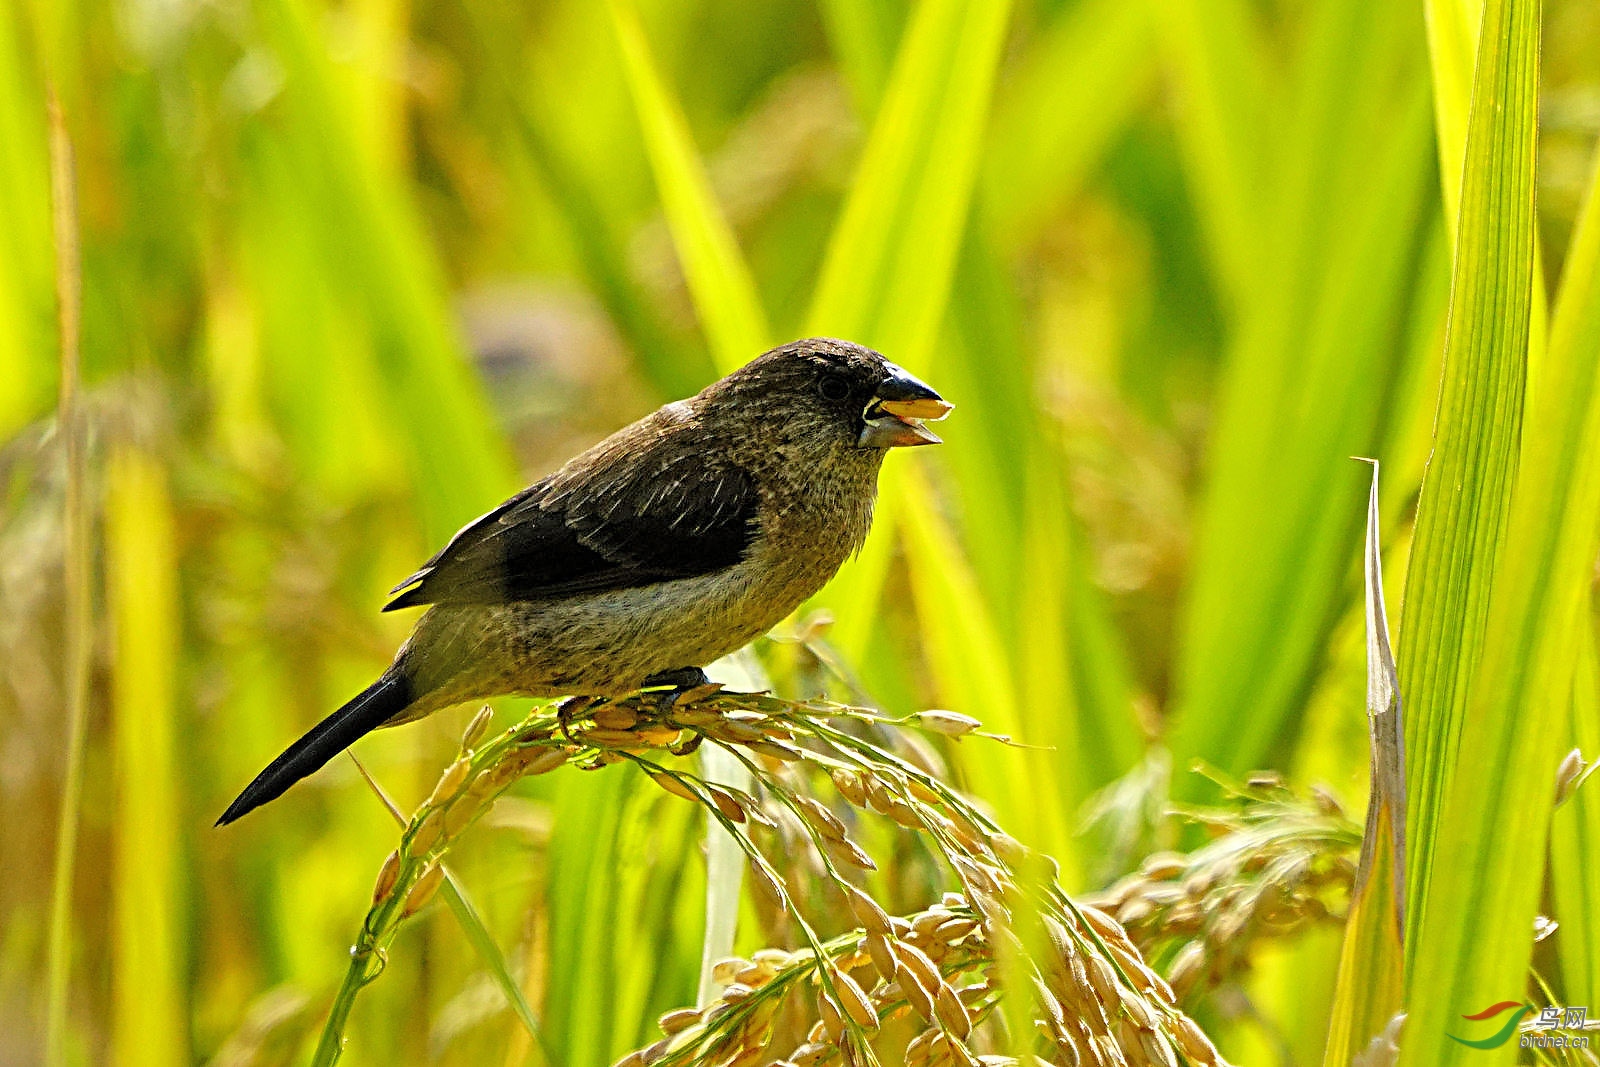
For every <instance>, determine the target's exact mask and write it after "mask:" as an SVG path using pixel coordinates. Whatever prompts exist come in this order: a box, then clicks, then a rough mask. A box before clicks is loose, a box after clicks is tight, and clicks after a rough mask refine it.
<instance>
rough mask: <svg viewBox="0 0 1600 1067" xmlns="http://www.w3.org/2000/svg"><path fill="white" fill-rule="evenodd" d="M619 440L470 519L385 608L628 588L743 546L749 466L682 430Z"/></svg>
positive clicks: (752, 518) (710, 562)
mask: <svg viewBox="0 0 1600 1067" xmlns="http://www.w3.org/2000/svg"><path fill="white" fill-rule="evenodd" d="M611 444H612V442H609V441H608V442H605V443H603V444H602V445H600V446H599V447H597V448H596V449H595V450H594V451H593V452H591V453H588V454H586V455H585V456H583V457H580V459H579V460H578V461H575V462H574V463H573V464H570V465H569V466H568V467H566V468H563V469H562V470H561V471H558V472H557V473H556V474H554V475H552V476H551V477H549V478H546V479H545V480H544V481H542V482H539V483H537V484H535V485H533V486H531V487H529V488H528V489H524V490H523V491H522V492H520V493H518V494H517V495H516V496H514V497H512V498H511V499H510V500H507V501H506V502H505V503H504V504H501V505H500V506H499V507H497V508H495V509H494V510H493V511H491V512H489V513H488V514H487V515H484V516H483V517H482V518H480V519H477V520H476V521H474V522H472V523H471V524H470V525H468V526H466V527H465V528H463V529H462V530H461V532H460V533H458V534H456V535H455V537H453V538H451V540H450V543H449V544H447V545H446V546H445V547H444V548H443V549H442V550H441V551H440V552H439V554H438V555H436V556H434V557H433V558H432V559H430V560H429V561H428V562H427V563H426V564H424V565H423V567H422V569H421V570H419V571H417V573H415V574H413V575H412V576H411V577H409V578H407V579H406V580H405V581H403V582H401V583H400V584H399V585H397V586H396V587H395V591H396V592H399V595H398V596H396V597H395V598H394V599H393V600H391V601H390V602H389V603H388V604H387V605H385V606H384V610H385V611H392V610H394V609H396V608H405V607H412V606H413V605H417V604H451V603H455V604H461V603H475V604H493V603H504V602H510V601H522V600H542V599H546V598H549V597H559V596H567V595H570V594H573V593H583V592H596V591H601V590H609V589H626V588H630V587H634V586H641V585H649V584H651V583H654V582H659V581H667V580H671V579H675V578H689V577H694V576H696V575H700V574H708V573H710V572H712V571H717V570H721V569H723V568H725V567H731V566H732V565H733V564H735V563H737V562H739V560H740V559H742V558H743V557H744V553H745V550H746V549H747V548H748V547H749V545H750V543H751V541H752V540H754V538H755V536H756V511H757V505H758V503H759V496H758V491H757V488H756V484H755V480H754V478H753V477H752V476H751V475H750V473H749V472H748V471H746V470H745V469H743V468H742V467H739V466H736V465H733V464H731V463H728V462H720V461H718V460H717V459H716V458H714V457H715V452H716V450H715V449H709V450H708V449H696V448H685V447H683V442H682V441H681V439H680V440H677V441H673V440H672V438H670V437H669V438H666V439H657V440H655V441H652V442H650V445H648V446H646V447H645V448H643V449H639V450H637V451H635V450H633V449H631V448H629V447H625V446H630V445H636V444H638V438H637V437H635V438H633V439H632V440H630V441H618V442H617V443H616V446H615V447H609V448H608V447H607V446H608V445H611ZM401 590H404V592H400V591H401Z"/></svg>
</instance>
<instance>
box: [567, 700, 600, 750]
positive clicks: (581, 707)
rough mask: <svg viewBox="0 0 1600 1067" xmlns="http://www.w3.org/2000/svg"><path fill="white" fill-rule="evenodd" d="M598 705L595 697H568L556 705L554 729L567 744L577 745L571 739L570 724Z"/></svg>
mask: <svg viewBox="0 0 1600 1067" xmlns="http://www.w3.org/2000/svg"><path fill="white" fill-rule="evenodd" d="M598 703H600V701H599V700H598V699H596V698H595V697H568V698H567V699H565V700H563V701H562V702H561V703H560V704H557V705H556V729H557V730H558V731H560V733H561V736H562V737H563V738H565V739H566V742H567V744H569V745H572V744H577V742H576V741H574V740H573V739H572V724H573V723H574V722H576V721H577V719H578V716H579V715H581V714H583V713H584V712H585V711H588V710H589V709H590V708H592V707H594V706H595V705H596V704H598Z"/></svg>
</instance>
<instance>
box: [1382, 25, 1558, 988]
mask: <svg viewBox="0 0 1600 1067" xmlns="http://www.w3.org/2000/svg"><path fill="white" fill-rule="evenodd" d="M1484 20H1485V21H1484V26H1485V27H1486V32H1485V33H1484V35H1483V40H1484V47H1483V48H1482V49H1480V51H1479V56H1478V67H1477V75H1476V80H1475V83H1474V97H1473V99H1474V105H1473V111H1472V116H1471V120H1470V123H1469V132H1468V139H1467V171H1466V183H1465V185H1464V187H1463V193H1462V206H1461V224H1460V227H1459V234H1460V236H1459V241H1458V248H1457V255H1456V262H1455V268H1454V273H1453V281H1452V286H1451V307H1450V322H1449V328H1448V331H1447V334H1446V338H1445V355H1444V376H1443V381H1442V383H1441V386H1440V394H1439V408H1438V415H1437V417H1436V420H1435V432H1434V451H1433V455H1432V458H1431V460H1430V462H1429V464H1428V468H1427V471H1426V473H1425V475H1424V477H1423V483H1422V495H1421V499H1420V501H1419V503H1418V506H1417V525H1416V535H1415V541H1414V544H1413V547H1412V554H1411V563H1410V569H1409V571H1408V573H1407V576H1406V588H1405V603H1404V606H1403V609H1402V617H1401V624H1400V646H1399V657H1398V659H1399V668H1400V683H1401V694H1402V698H1401V704H1402V707H1403V708H1404V711H1405V720H1406V722H1405V732H1406V744H1407V757H1408V758H1407V762H1408V765H1409V766H1410V767H1411V768H1412V771H1413V773H1412V774H1411V776H1410V782H1409V785H1410V787H1411V793H1410V817H1409V819H1408V825H1409V827H1410V829H1411V832H1412V835H1413V837H1412V841H1413V849H1412V852H1411V855H1410V859H1409V861H1408V862H1409V870H1408V872H1407V879H1406V881H1407V887H1408V904H1407V909H1406V910H1407V913H1408V914H1410V915H1411V916H1413V923H1412V926H1411V929H1410V931H1409V932H1408V940H1407V959H1408V964H1409V967H1410V969H1409V970H1408V974H1409V980H1410V981H1411V983H1412V988H1417V985H1416V983H1417V982H1419V981H1420V980H1421V976H1420V975H1419V974H1418V973H1417V972H1416V971H1415V968H1416V966H1417V962H1418V947H1417V946H1418V943H1419V942H1418V941H1417V938H1418V937H1419V936H1420V932H1421V931H1422V930H1423V929H1425V928H1426V927H1427V921H1426V920H1427V917H1426V915H1425V914H1424V912H1425V911H1426V909H1425V908H1424V906H1423V900H1424V898H1425V896H1426V894H1427V893H1428V884H1429V881H1430V879H1431V874H1432V868H1433V865H1434V862H1435V858H1436V856H1437V855H1438V854H1439V853H1438V850H1439V847H1440V840H1441V837H1440V835H1441V818H1442V810H1443V807H1444V803H1445V797H1446V796H1447V795H1448V793H1449V790H1450V786H1451V782H1452V779H1453V777H1454V772H1455V768H1456V767H1457V766H1459V765H1460V761H1461V758H1462V753H1461V749H1460V744H1461V741H1460V738H1461V729H1462V722H1463V719H1464V717H1465V713H1466V706H1467V700H1468V695H1469V694H1468V687H1469V681H1470V679H1471V677H1472V675H1473V673H1474V672H1475V671H1476V670H1477V669H1478V666H1479V660H1480V659H1481V656H1482V650H1483V647H1484V635H1485V631H1486V629H1487V628H1488V626H1489V619H1490V617H1491V612H1490V610H1489V607H1490V595H1491V590H1492V589H1493V583H1494V575H1495V567H1496V563H1497V561H1498V560H1499V559H1500V557H1501V548H1502V546H1503V544H1504V542H1505V537H1506V528H1507V522H1508V517H1509V513H1510V503H1511V485H1512V481H1513V479H1514V477H1515V475H1516V469H1517V447H1518V441H1519V438H1520V435H1521V432H1522V403H1523V385H1524V380H1525V373H1526V361H1527V354H1528V319H1529V315H1530V311H1531V304H1532V275H1533V159H1534V156H1533V153H1534V140H1533V138H1534V131H1535V108H1536V98H1535V91H1536V84H1537V81H1536V77H1535V73H1534V72H1535V70H1536V68H1537V41H1538V37H1537V26H1538V22H1537V14H1536V4H1529V3H1528V2H1527V0H1495V2H1492V3H1490V4H1488V5H1486V7H1485V9H1484ZM1503 610H1504V609H1503V608H1502V607H1500V606H1498V605H1497V607H1496V611H1495V613H1494V614H1495V615H1499V614H1500V612H1501V611H1503ZM1480 754H1481V753H1474V759H1473V762H1472V764H1471V765H1472V766H1473V768H1474V770H1473V775H1472V777H1473V778H1474V779H1476V778H1477V776H1478V773H1479V772H1480V770H1481V767H1480V766H1479V765H1478V764H1477V762H1476V758H1477V756H1478V755H1480ZM1530 921H1531V918H1530ZM1464 1010H1470V1009H1464Z"/></svg>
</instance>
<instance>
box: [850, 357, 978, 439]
mask: <svg viewBox="0 0 1600 1067" xmlns="http://www.w3.org/2000/svg"><path fill="white" fill-rule="evenodd" d="M954 408H955V405H954V404H949V403H946V402H945V399H944V398H943V397H941V396H940V395H939V394H938V393H936V392H934V391H933V390H932V389H931V388H929V387H928V386H927V385H926V384H925V383H923V382H920V381H918V380H917V379H916V378H913V377H912V376H911V375H910V374H907V373H906V372H905V371H904V370H902V369H901V368H899V367H897V366H895V365H894V364H893V363H891V364H889V377H887V378H885V379H884V380H883V382H882V383H881V384H880V385H879V386H878V390H877V393H876V394H875V395H874V396H873V398H872V403H870V404H868V405H867V410H866V411H865V412H863V415H862V417H863V418H865V419H866V422H867V424H866V426H865V427H864V428H863V429H862V431H861V436H860V438H859V439H858V440H857V442H856V443H857V444H859V445H860V446H861V447H862V448H903V447H907V446H910V445H936V444H939V437H938V435H936V434H935V433H934V432H933V431H932V430H929V429H928V428H927V427H926V426H924V425H923V424H922V423H923V420H924V419H931V420H934V421H938V420H939V419H942V418H944V417H945V416H946V415H948V414H950V412H951V411H952V410H953V409H954Z"/></svg>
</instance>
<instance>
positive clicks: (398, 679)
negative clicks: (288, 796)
mask: <svg viewBox="0 0 1600 1067" xmlns="http://www.w3.org/2000/svg"><path fill="white" fill-rule="evenodd" d="M412 698H413V693H412V686H411V683H410V681H408V680H407V679H406V677H405V675H403V674H401V673H400V672H399V671H398V670H396V669H395V668H392V667H391V668H390V669H389V670H387V671H385V672H384V674H383V676H382V677H381V678H379V679H378V680H377V681H376V682H373V683H372V684H371V685H369V686H367V688H365V689H363V690H362V691H361V692H360V693H358V694H356V695H355V696H354V697H352V698H351V699H350V701H349V702H348V703H347V704H345V706H344V707H342V708H340V709H339V710H338V711H336V712H334V713H333V714H332V715H329V716H328V717H327V718H326V719H323V720H322V721H321V722H319V723H317V725H315V726H313V727H312V728H311V729H310V730H309V731H307V733H306V735H305V736H304V737H302V738H300V740H298V741H296V742H295V743H294V744H292V745H290V746H289V747H288V748H287V749H285V750H284V752H283V754H282V755H280V756H279V757H278V758H277V759H275V760H273V761H272V762H271V763H270V764H268V766H267V769H266V770H264V771H262V772H261V773H260V774H258V775H256V778H255V781H253V782H251V783H250V784H249V785H247V786H245V789H244V792H242V793H240V794H239V795H238V797H236V798H235V799H234V801H233V803H232V804H229V805H228V810H227V811H225V812H223V813H222V818H220V819H218V820H217V825H218V826H226V825H227V824H228V823H230V822H233V821H234V820H235V819H237V818H238V817H239V816H241V815H243V814H245V813H246V812H248V811H253V810H254V809H256V808H259V807H260V806H261V805H263V804H265V803H266V802H267V801H269V800H276V799H277V798H278V797H280V796H282V795H283V791H284V790H286V789H288V788H289V787H290V786H291V785H294V784H295V783H296V782H298V781H299V780H300V779H302V778H304V777H305V776H306V775H308V774H311V773H312V772H313V771H315V770H317V769H318V768H319V767H321V766H322V765H323V764H324V763H327V762H328V761H329V760H331V759H332V758H333V757H335V756H337V755H338V754H339V753H341V752H343V751H344V750H345V749H347V748H349V747H350V746H351V745H352V744H353V743H354V742H355V741H356V739H357V738H359V737H362V736H363V735H365V734H368V733H371V732H372V731H373V730H376V729H377V728H378V727H380V726H382V725H383V724H384V723H385V722H387V721H389V720H390V719H392V718H394V717H395V716H397V715H399V714H400V713H401V712H403V711H405V709H406V707H407V705H409V704H410V703H411V701H412Z"/></svg>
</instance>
